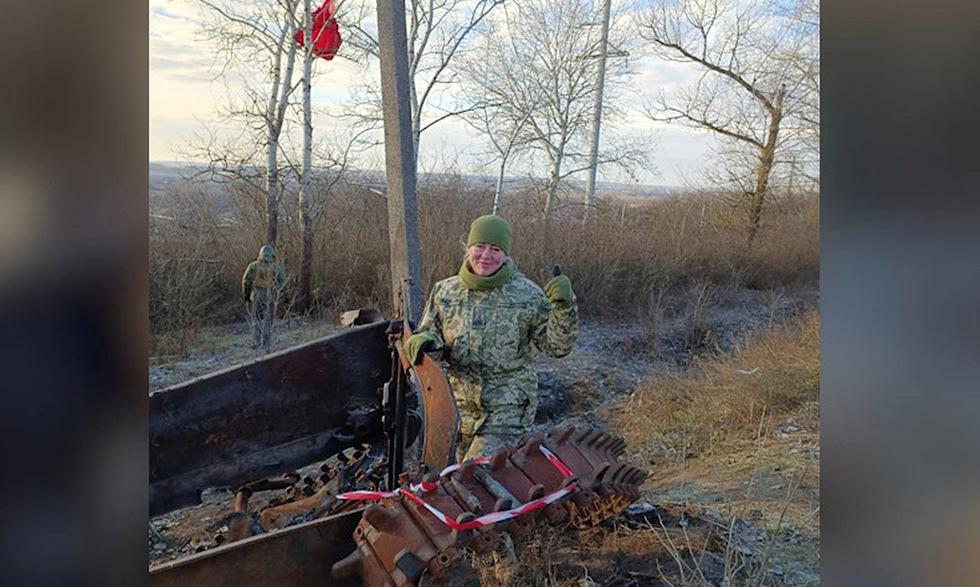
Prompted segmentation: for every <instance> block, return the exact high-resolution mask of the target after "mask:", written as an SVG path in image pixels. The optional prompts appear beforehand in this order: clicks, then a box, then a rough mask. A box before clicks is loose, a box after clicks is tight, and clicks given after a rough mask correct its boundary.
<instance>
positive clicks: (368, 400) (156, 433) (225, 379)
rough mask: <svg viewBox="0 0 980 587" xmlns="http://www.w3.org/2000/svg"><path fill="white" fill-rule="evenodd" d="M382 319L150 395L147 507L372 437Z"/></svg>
mask: <svg viewBox="0 0 980 587" xmlns="http://www.w3.org/2000/svg"><path fill="white" fill-rule="evenodd" d="M386 326H387V325H386V323H378V324H370V325H367V326H361V327H358V328H354V329H352V330H349V331H346V332H344V333H342V334H340V335H336V336H331V337H327V338H324V339H321V340H318V341H315V342H313V343H308V344H304V345H300V346H298V347H294V348H292V349H287V350H284V351H281V352H278V353H274V354H272V355H267V356H265V357H263V358H261V359H259V360H256V361H254V362H251V363H246V364H243V365H240V366H237V367H231V368H229V369H225V370H222V371H218V372H216V373H212V374H210V375H207V376H205V377H200V378H198V379H193V380H191V381H188V382H186V383H183V384H180V385H176V386H173V387H170V388H167V389H164V390H161V391H158V392H156V393H153V394H151V395H150V398H149V414H150V420H149V434H150V495H149V500H150V515H151V516H156V515H158V514H162V513H164V512H168V511H171V510H174V509H177V508H179V507H183V506H188V505H196V504H198V503H200V492H201V490H202V489H203V488H206V487H240V486H241V485H242V484H244V483H248V482H249V481H252V480H254V479H261V478H266V477H272V476H275V475H280V474H282V473H285V472H288V471H292V470H295V469H296V468H297V467H302V466H305V465H307V464H309V463H311V462H316V461H317V460H320V459H323V458H325V457H327V456H328V455H331V454H334V453H337V452H339V451H341V450H343V449H345V448H347V447H349V446H357V445H360V444H361V443H365V442H366V443H370V444H374V443H377V442H379V441H380V440H381V439H382V430H381V423H380V420H381V418H380V413H379V405H378V404H379V395H378V389H379V388H380V387H381V386H382V385H383V384H384V382H385V381H386V380H387V379H388V377H389V374H390V362H391V352H390V350H389V348H388V342H387V338H386V334H385V330H386Z"/></svg>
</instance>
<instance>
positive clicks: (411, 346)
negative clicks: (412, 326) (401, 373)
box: [405, 332, 442, 365]
mask: <svg viewBox="0 0 980 587" xmlns="http://www.w3.org/2000/svg"><path fill="white" fill-rule="evenodd" d="M440 348H442V345H440V344H439V339H438V338H436V335H434V334H430V333H428V332H420V333H419V334H413V335H412V336H409V337H408V340H406V341H405V352H406V353H407V354H408V358H409V359H410V360H411V361H412V364H413V365H418V364H419V363H421V362H422V353H431V352H432V351H437V350H439V349H440Z"/></svg>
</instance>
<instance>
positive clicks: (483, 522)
mask: <svg viewBox="0 0 980 587" xmlns="http://www.w3.org/2000/svg"><path fill="white" fill-rule="evenodd" d="M538 448H540V449H541V453H542V454H543V455H544V456H545V458H546V459H548V462H549V463H551V464H552V465H554V467H555V468H556V469H558V471H559V472H560V473H561V474H562V476H563V477H570V476H571V475H572V472H571V471H570V470H569V469H568V467H566V466H565V464H564V463H562V462H561V460H560V459H559V458H558V457H557V456H555V454H554V453H552V452H551V451H550V450H548V449H546V448H545V447H543V446H539V447H538ZM473 460H474V462H475V463H476V464H478V465H485V464H487V463H489V462H490V459H489V458H487V457H480V458H478V459H473ZM459 467H460V465H459V464H458V463H457V464H455V465H449V466H448V467H446V468H445V469H443V470H442V471H441V472H440V473H439V477H445V476H446V475H449V474H450V473H453V472H454V471H456V470H457V469H459ZM576 485H577V484H576V483H570V484H568V486H566V487H562V488H561V489H559V490H558V491H555V492H554V493H549V494H548V495H545V496H544V497H539V498H538V499H535V500H533V501H529V502H527V503H526V504H524V505H522V506H520V507H517V508H513V509H509V510H505V511H500V512H490V513H489V514H485V515H482V516H480V517H479V518H476V519H474V520H470V521H468V522H463V523H459V522H457V521H456V520H453V519H452V518H450V517H449V516H447V515H446V514H444V513H442V512H441V511H439V510H438V509H436V508H435V507H433V506H432V505H430V504H428V503H426V502H425V501H423V500H422V498H420V497H418V496H417V495H415V494H414V493H412V492H413V491H415V492H417V491H431V490H432V489H435V488H436V487H437V486H438V484H437V483H425V482H422V483H413V484H411V485H410V486H409V491H403V490H402V488H401V487H399V488H397V489H395V490H394V491H350V492H348V493H342V494H340V495H338V496H337V498H338V499H347V500H363V501H378V500H381V499H385V498H388V497H395V496H398V495H404V496H405V497H407V498H408V499H410V500H412V501H414V502H415V503H417V504H418V505H420V506H422V507H424V508H425V509H427V510H429V512H431V513H432V515H434V516H435V517H436V518H438V519H439V521H441V522H442V523H443V524H445V525H447V526H449V527H450V528H452V529H453V530H469V529H471V528H479V527H481V526H488V525H490V524H496V523H497V522H501V521H503V520H509V519H511V518H516V517H517V516H520V515H522V514H526V513H528V512H533V511H534V510H537V509H541V508H543V507H545V506H546V505H549V504H552V503H554V502H556V501H558V500H559V499H561V498H563V497H565V496H566V495H568V494H569V493H571V492H572V491H574V490H575V487H576Z"/></svg>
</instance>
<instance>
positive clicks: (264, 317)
mask: <svg viewBox="0 0 980 587" xmlns="http://www.w3.org/2000/svg"><path fill="white" fill-rule="evenodd" d="M285 286H286V271H285V270H284V269H283V268H282V265H280V264H279V263H277V262H276V250H275V249H274V248H272V247H271V246H270V245H263V246H262V248H260V249H259V256H258V258H257V259H256V260H254V261H252V262H251V263H249V264H248V267H246V268H245V273H244V274H243V275H242V294H243V295H244V296H245V306H246V308H247V309H248V313H249V316H250V317H251V320H252V341H253V342H252V348H259V347H261V348H263V349H264V350H266V351H268V350H269V349H270V348H271V346H272V322H273V320H275V317H276V301H277V299H278V297H279V294H280V293H281V292H282V290H283V288H284V287H285Z"/></svg>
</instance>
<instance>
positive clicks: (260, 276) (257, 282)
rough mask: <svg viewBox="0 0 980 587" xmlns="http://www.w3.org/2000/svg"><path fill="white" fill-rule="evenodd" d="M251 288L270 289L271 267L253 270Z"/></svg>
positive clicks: (259, 267)
mask: <svg viewBox="0 0 980 587" xmlns="http://www.w3.org/2000/svg"><path fill="white" fill-rule="evenodd" d="M252 287H261V288H266V289H268V288H270V287H272V266H271V265H268V266H265V267H263V266H261V265H259V266H258V267H256V268H255V278H254V279H253V280H252Z"/></svg>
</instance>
